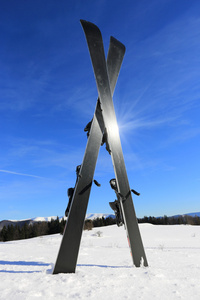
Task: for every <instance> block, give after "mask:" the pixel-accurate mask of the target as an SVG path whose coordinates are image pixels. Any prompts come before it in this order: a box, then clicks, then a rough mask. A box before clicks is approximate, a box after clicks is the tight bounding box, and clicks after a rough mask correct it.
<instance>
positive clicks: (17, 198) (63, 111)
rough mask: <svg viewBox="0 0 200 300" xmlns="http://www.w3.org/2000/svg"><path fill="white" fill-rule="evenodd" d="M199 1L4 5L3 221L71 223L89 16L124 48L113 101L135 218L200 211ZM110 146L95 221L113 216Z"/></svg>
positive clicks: (87, 84) (0, 93)
mask: <svg viewBox="0 0 200 300" xmlns="http://www.w3.org/2000/svg"><path fill="white" fill-rule="evenodd" d="M199 11H200V2H199V1H193V0H190V1H186V0H185V1H184V0H181V1H179V0H155V1H154V0H152V1H149V0H131V1H119V0H115V1H106V0H105V1H103V0H102V1H95V0H93V1H90V0H85V1H64V0H59V1H52V0H48V1H47V0H46V1H41V0H40V1H39V0H29V1H25V0H24V1H23V0H19V1H16V0H6V1H2V2H1V9H0V45H1V46H0V78H1V80H0V141H1V146H0V203H1V210H0V220H2V219H25V218H31V217H36V216H56V215H58V216H62V215H63V214H64V211H65V208H66V205H67V202H68V198H67V188H68V187H73V186H74V183H75V179H76V176H75V168H76V165H78V164H81V162H82V158H83V155H84V151H85V146H86V142H87V137H86V134H85V133H84V131H83V129H84V127H85V125H86V124H87V123H88V122H89V121H90V120H91V118H92V115H93V112H94V108H95V104H96V99H97V89H96V84H95V80H94V75H93V70H92V65H91V62H90V57H89V52H88V48H87V44H86V40H85V36H84V33H83V30H82V28H81V25H80V22H79V20H80V19H85V20H88V21H91V22H93V23H95V24H96V25H97V26H98V27H99V28H100V30H101V32H102V35H103V39H104V45H105V51H106V52H107V49H108V44H109V38H110V35H112V36H114V37H116V38H117V39H119V40H120V41H121V42H123V43H124V44H125V46H126V54H125V58H124V62H123V65H122V69H121V72H120V76H119V80H118V83H117V87H116V90H115V94H114V98H113V100H114V105H115V109H116V114H117V119H118V123H119V128H120V136H121V140H122V148H123V151H124V157H125V162H126V166H127V172H128V176H129V181H130V186H131V187H132V188H134V189H136V190H138V191H139V192H140V193H141V196H140V197H134V204H135V209H136V214H137V216H138V217H143V216H144V215H148V216H149V215H154V216H161V215H164V214H166V215H173V214H178V213H188V212H195V211H196V212H197V211H200V201H199V200H200V158H199V149H200V117H199V111H200V15H199ZM112 177H114V172H113V168H112V163H111V158H110V156H109V154H108V153H107V152H106V151H105V149H104V148H103V147H101V149H100V156H99V159H98V162H97V169H96V172H95V178H96V179H97V180H98V181H99V182H100V183H101V185H102V186H101V188H98V187H96V186H95V185H94V186H93V187H92V193H91V197H90V202H89V207H88V213H92V212H94V213H111V209H110V207H109V205H108V202H109V201H112V200H114V198H115V195H114V192H113V191H112V190H111V189H110V187H109V180H110V179H111V178H112Z"/></svg>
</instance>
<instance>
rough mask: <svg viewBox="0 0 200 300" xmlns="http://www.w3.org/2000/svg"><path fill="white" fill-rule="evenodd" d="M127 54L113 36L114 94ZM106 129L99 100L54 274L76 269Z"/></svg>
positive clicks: (111, 71) (109, 62)
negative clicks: (125, 54)
mask: <svg viewBox="0 0 200 300" xmlns="http://www.w3.org/2000/svg"><path fill="white" fill-rule="evenodd" d="M124 53H125V47H124V45H123V44H122V43H120V42H119V41H118V40H116V39H115V38H113V37H111V38H110V46H109V50H108V56H107V67H108V74H109V80H110V87H111V92H112V94H113V93H114V89H115V85H116V82H117V78H118V75H119V71H120V67H121V64H122V60H123V57H124ZM104 129H105V125H104V121H103V118H102V112H101V107H100V103H99V100H97V105H96V109H95V113H94V117H93V120H92V122H91V124H90V125H89V128H88V129H87V130H88V131H89V132H88V141H87V145H86V150H85V154H84V157H83V161H82V164H81V167H80V170H79V173H78V176H77V180H76V184H75V188H74V190H73V194H72V197H71V204H70V206H69V207H68V208H67V210H68V211H67V213H68V218H67V222H66V225H65V229H64V233H63V238H62V241H61V245H60V249H59V252H58V256H57V260H56V263H55V266H54V270H53V274H58V273H74V272H75V269H76V263H77V259H78V252H79V247H80V241H81V236H82V230H83V226H84V221H85V215H86V211H87V205H88V200H89V195H90V190H91V186H92V182H93V176H94V170H95V166H96V161H97V157H98V153H99V149H100V146H101V143H102V137H103V134H104V132H105V130H104ZM95 182H96V181H95ZM96 184H97V183H96ZM97 185H98V184H97Z"/></svg>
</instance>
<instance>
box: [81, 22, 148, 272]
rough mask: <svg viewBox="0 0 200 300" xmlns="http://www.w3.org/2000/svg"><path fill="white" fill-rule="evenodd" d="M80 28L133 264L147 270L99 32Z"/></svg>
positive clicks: (85, 26) (85, 24)
mask: <svg viewBox="0 0 200 300" xmlns="http://www.w3.org/2000/svg"><path fill="white" fill-rule="evenodd" d="M81 24H82V26H83V30H84V32H85V35H86V40H87V44H88V48H89V52H90V56H91V60H92V65H93V69H94V74H95V79H96V84H97V89H98V94H99V99H100V105H101V108H102V115H103V119H104V123H105V127H106V132H107V137H108V143H109V147H110V152H111V156H112V161H113V166H114V170H115V176H116V183H117V190H118V193H119V195H121V197H120V203H121V208H122V214H123V219H124V223H125V228H126V232H127V237H128V242H129V245H130V249H131V254H132V259H133V263H134V265H135V266H136V267H140V266H141V264H143V265H144V266H148V263H147V259H146V254H145V251H144V247H143V243H142V239H141V235H140V231H139V227H138V222H137V218H136V214H135V209H134V205H133V200H132V196H131V190H130V186H129V182H128V177H127V173H126V168H125V163H124V158H123V153H122V147H121V142H120V136H119V131H118V125H117V120H116V116H115V110H114V105H113V101H112V92H111V88H110V82H109V75H108V72H107V65H106V61H105V54H104V47H103V41H102V36H101V32H100V30H99V28H98V27H97V26H96V25H94V24H92V23H90V22H87V21H83V20H82V21H81Z"/></svg>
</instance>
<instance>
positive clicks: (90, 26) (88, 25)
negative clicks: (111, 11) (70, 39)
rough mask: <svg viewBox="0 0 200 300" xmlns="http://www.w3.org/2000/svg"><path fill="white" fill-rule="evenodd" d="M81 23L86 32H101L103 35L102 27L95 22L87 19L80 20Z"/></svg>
mask: <svg viewBox="0 0 200 300" xmlns="http://www.w3.org/2000/svg"><path fill="white" fill-rule="evenodd" d="M80 23H81V25H82V27H83V30H84V32H85V33H87V34H88V33H91V34H94V33H95V34H100V35H101V31H100V29H99V28H98V27H97V26H96V25H95V24H94V23H91V22H89V21H85V20H82V19H81V20H80Z"/></svg>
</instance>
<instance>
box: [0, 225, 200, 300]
mask: <svg viewBox="0 0 200 300" xmlns="http://www.w3.org/2000/svg"><path fill="white" fill-rule="evenodd" d="M140 229H141V234H142V238H143V242H144V246H145V250H146V255H147V259H148V262H149V267H148V268H144V267H141V268H135V267H133V266H132V260H131V257H130V253H129V248H128V244H127V240H126V234H125V230H124V229H123V228H122V227H120V228H118V227H117V226H115V225H113V226H108V227H101V228H94V229H93V230H92V231H84V233H83V238H82V242H81V248H80V253H79V259H78V265H77V269H76V273H75V274H58V275H52V274H51V272H52V267H53V264H54V262H55V259H56V256H57V253H58V249H59V246H60V242H61V235H52V236H44V237H38V238H33V239H29V240H21V241H14V242H7V243H0V299H3V300H5V299H6V300H10V299H12V300H13V299H14V300H18V299H19V300H23V299H26V300H28V299H58V300H60V299H95V300H98V299H101V300H102V299H103V300H106V299H148V300H149V299H152V300H153V299H159V300H160V299H162V300H163V299H167V300H169V299H170V300H171V299H200V226H188V225H174V226H158V225H157V226H154V225H150V224H142V225H140ZM98 231H100V232H101V235H102V236H101V237H98V236H97V235H96V233H97V232H98Z"/></svg>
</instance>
